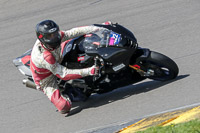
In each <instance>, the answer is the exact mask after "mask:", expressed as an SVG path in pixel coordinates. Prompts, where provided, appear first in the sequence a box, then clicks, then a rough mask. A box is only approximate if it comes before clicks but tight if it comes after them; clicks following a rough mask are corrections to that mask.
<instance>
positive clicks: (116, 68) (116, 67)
mask: <svg viewBox="0 0 200 133" xmlns="http://www.w3.org/2000/svg"><path fill="white" fill-rule="evenodd" d="M124 67H125V65H124V64H123V63H122V64H120V65H117V66H114V67H113V70H114V71H115V72H116V71H118V70H120V69H122V68H124Z"/></svg>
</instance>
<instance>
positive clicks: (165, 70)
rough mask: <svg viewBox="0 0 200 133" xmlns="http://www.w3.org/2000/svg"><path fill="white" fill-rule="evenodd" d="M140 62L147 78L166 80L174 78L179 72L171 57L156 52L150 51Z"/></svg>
mask: <svg viewBox="0 0 200 133" xmlns="http://www.w3.org/2000/svg"><path fill="white" fill-rule="evenodd" d="M140 62H141V64H142V66H143V67H144V68H145V71H146V77H147V78H149V79H153V80H158V81H167V80H171V79H174V78H176V77H177V75H178V72H179V69H178V66H177V64H176V63H175V62H174V61H173V60H172V59H170V58H169V57H167V56H165V55H163V54H161V53H158V52H154V51H151V53H150V55H149V57H148V58H146V59H145V60H142V61H140Z"/></svg>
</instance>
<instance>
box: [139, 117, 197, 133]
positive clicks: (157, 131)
mask: <svg viewBox="0 0 200 133" xmlns="http://www.w3.org/2000/svg"><path fill="white" fill-rule="evenodd" d="M137 133H200V120H192V121H189V122H186V123H181V124H177V125H169V126H164V127H161V126H155V127H151V128H148V129H146V130H144V131H139V132H137Z"/></svg>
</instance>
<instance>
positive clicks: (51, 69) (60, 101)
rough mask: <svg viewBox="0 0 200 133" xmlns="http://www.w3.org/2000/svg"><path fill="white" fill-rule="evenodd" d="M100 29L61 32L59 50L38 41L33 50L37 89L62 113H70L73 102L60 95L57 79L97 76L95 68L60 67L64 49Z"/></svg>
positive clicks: (93, 27)
mask: <svg viewBox="0 0 200 133" xmlns="http://www.w3.org/2000/svg"><path fill="white" fill-rule="evenodd" d="M100 29H101V28H100V27H97V26H85V27H79V28H73V29H71V30H68V31H60V34H61V38H62V40H61V45H60V47H59V48H57V49H54V50H52V51H50V50H48V49H46V48H45V47H44V46H43V45H42V44H41V42H40V41H39V40H37V41H36V43H35V45H34V47H33V49H32V53H31V63H30V68H31V71H32V76H33V79H34V82H35V84H36V86H37V89H40V90H42V91H43V92H44V94H45V95H47V97H48V98H49V99H50V100H51V102H52V103H53V104H54V105H55V106H56V108H57V109H58V110H59V111H60V112H64V113H67V112H69V111H70V109H71V101H70V99H69V97H68V96H63V95H62V94H61V93H60V90H59V87H58V85H57V77H58V78H61V79H63V80H71V79H77V78H82V77H85V76H89V75H94V74H95V67H94V66H93V67H90V68H85V69H68V68H66V67H64V66H62V65H60V63H61V61H62V52H63V49H64V47H65V46H66V45H67V43H68V42H69V41H70V39H72V38H75V37H77V36H81V35H84V34H88V33H91V32H95V31H98V30H100Z"/></svg>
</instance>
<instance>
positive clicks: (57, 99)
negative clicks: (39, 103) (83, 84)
mask: <svg viewBox="0 0 200 133" xmlns="http://www.w3.org/2000/svg"><path fill="white" fill-rule="evenodd" d="M51 102H52V103H53V104H54V105H55V106H56V108H57V109H58V111H59V112H61V113H68V112H69V111H70V109H71V106H72V105H71V100H70V99H69V97H68V96H62V95H61V94H60V91H59V90H55V91H54V93H53V95H52V96H51Z"/></svg>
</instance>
